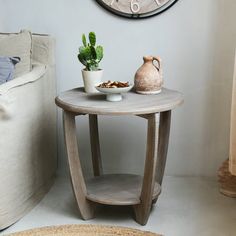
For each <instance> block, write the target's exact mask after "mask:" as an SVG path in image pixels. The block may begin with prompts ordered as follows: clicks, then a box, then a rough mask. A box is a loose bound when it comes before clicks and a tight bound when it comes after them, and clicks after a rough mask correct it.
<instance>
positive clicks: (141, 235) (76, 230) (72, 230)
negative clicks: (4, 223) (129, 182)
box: [8, 225, 161, 236]
mask: <svg viewBox="0 0 236 236" xmlns="http://www.w3.org/2000/svg"><path fill="white" fill-rule="evenodd" d="M116 235H117V236H126V235H127V236H161V235H159V234H155V233H151V232H145V231H140V230H135V229H130V228H124V227H112V226H97V225H64V226H53V227H45V228H37V229H33V230H28V231H23V232H19V233H14V234H10V235H8V236H116Z"/></svg>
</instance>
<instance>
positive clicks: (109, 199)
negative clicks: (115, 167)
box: [86, 174, 161, 205]
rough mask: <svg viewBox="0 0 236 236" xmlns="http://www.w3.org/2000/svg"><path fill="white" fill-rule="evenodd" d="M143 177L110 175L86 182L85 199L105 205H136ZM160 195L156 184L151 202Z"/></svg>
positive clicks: (158, 186)
mask: <svg viewBox="0 0 236 236" xmlns="http://www.w3.org/2000/svg"><path fill="white" fill-rule="evenodd" d="M142 180H143V177H142V176H139V175H130V174H110V175H102V176H99V177H94V178H91V179H88V180H87V181H86V185H87V196H86V197H87V199H88V200H90V201H93V202H97V203H101V204H106V205H137V204H139V203H140V195H141V189H142ZM160 193H161V186H160V185H159V184H158V183H157V182H156V183H155V186H154V191H153V196H152V198H153V200H154V199H157V198H158V196H159V194H160Z"/></svg>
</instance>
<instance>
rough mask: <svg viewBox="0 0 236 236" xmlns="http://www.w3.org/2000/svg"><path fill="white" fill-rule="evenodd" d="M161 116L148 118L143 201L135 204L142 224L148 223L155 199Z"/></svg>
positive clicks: (136, 212) (154, 115)
mask: <svg viewBox="0 0 236 236" xmlns="http://www.w3.org/2000/svg"><path fill="white" fill-rule="evenodd" d="M159 118H160V117H159V114H153V115H152V117H150V118H148V131H147V132H148V134H147V150H146V161H145V169H144V178H143V184H142V192H141V196H140V200H141V203H140V204H138V205H134V211H135V218H136V221H137V222H138V223H139V224H141V225H145V224H146V223H147V221H148V218H149V214H150V210H151V206H152V201H153V191H154V184H155V175H156V168H157V154H158V145H157V144H158V136H159Z"/></svg>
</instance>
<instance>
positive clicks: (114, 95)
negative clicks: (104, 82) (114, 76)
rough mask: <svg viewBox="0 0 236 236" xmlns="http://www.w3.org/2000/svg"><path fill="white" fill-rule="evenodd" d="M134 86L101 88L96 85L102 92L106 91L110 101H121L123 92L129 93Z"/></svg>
mask: <svg viewBox="0 0 236 236" xmlns="http://www.w3.org/2000/svg"><path fill="white" fill-rule="evenodd" d="M132 88H133V85H130V86H129V87H124V88H101V87H98V86H97V87H96V89H97V90H98V91H99V92H101V93H105V94H106V95H107V96H106V99H107V101H110V102H119V101H121V100H122V93H127V92H129V91H130V90H131V89H132Z"/></svg>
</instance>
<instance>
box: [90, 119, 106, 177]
mask: <svg viewBox="0 0 236 236" xmlns="http://www.w3.org/2000/svg"><path fill="white" fill-rule="evenodd" d="M89 128H90V143H91V152H92V161H93V173H94V176H100V175H101V174H102V173H103V171H102V159H101V152H100V143H99V132H98V118H97V115H89Z"/></svg>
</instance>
